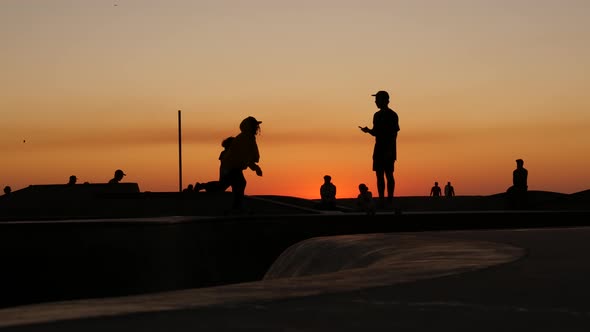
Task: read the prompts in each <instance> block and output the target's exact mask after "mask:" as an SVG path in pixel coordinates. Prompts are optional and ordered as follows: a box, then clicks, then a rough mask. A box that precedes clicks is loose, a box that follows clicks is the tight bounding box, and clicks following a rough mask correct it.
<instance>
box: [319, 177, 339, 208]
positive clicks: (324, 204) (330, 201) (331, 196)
mask: <svg viewBox="0 0 590 332" xmlns="http://www.w3.org/2000/svg"><path fill="white" fill-rule="evenodd" d="M320 198H321V200H320V208H322V209H326V210H333V209H335V208H336V185H334V184H333V183H332V177H331V176H330V175H324V183H323V184H322V185H321V186H320Z"/></svg>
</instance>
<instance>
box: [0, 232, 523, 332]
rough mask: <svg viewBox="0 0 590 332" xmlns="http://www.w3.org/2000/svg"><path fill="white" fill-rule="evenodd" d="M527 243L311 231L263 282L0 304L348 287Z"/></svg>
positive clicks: (177, 300)
mask: <svg viewBox="0 0 590 332" xmlns="http://www.w3.org/2000/svg"><path fill="white" fill-rule="evenodd" d="M523 254H524V250H522V249H520V248H517V247H514V246H509V245H504V244H500V243H492V242H486V241H472V240H457V239H453V240H449V239H445V238H444V237H440V236H424V235H413V234H364V235H344V236H330V237H318V238H312V239H308V240H305V241H302V242H300V243H297V244H295V245H293V246H291V247H290V248H288V249H287V250H286V251H285V252H284V254H283V255H281V256H280V257H279V258H278V259H277V261H276V262H275V263H274V264H273V265H272V266H271V268H270V269H269V271H268V273H267V274H266V275H265V277H264V279H263V280H261V281H258V282H249V283H241V284H233V285H226V286H220V287H211V288H201V289H192V290H185V291H178V292H166V293H156V294H150V295H141V296H128V297H119V298H105V299H94V300H78V301H70V302H58V303H47V304H41V305H30V306H21V307H16V308H12V309H4V310H0V326H4V327H6V326H18V325H23V324H25V325H26V324H38V323H47V322H55V321H62V320H68V319H82V318H84V319H87V318H96V317H103V316H111V315H115V316H120V315H126V314H133V313H145V312H162V311H170V310H184V309H196V308H210V307H217V306H239V305H241V304H243V303H252V302H261V303H263V302H268V301H277V300H286V299H292V298H298V297H309V296H317V295H321V294H330V293H338V292H350V291H353V290H362V289H365V288H374V287H380V286H388V285H393V284H397V283H403V282H409V281H416V280H421V279H425V278H434V277H441V276H445V275H450V274H455V273H461V272H466V271H473V270H477V269H482V268H486V267H490V266H493V265H496V264H502V263H507V262H510V261H513V260H516V259H519V258H520V257H522V256H523Z"/></svg>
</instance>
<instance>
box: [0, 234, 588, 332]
mask: <svg viewBox="0 0 590 332" xmlns="http://www.w3.org/2000/svg"><path fill="white" fill-rule="evenodd" d="M421 235H424V236H426V237H427V238H428V239H430V241H435V239H439V238H440V239H441V240H442V241H443V242H445V243H448V242H449V241H452V240H454V239H456V240H457V241H460V242H464V241H474V242H478V241H484V242H486V243H489V242H495V243H500V244H502V246H507V247H517V248H522V249H523V250H524V251H525V255H524V256H523V257H521V258H520V259H517V260H515V261H512V262H508V263H504V264H499V265H493V266H489V267H487V268H483V269H471V270H469V271H465V272H463V273H455V274H446V275H442V276H437V275H431V276H430V277H428V276H424V277H423V278H416V275H415V274H413V273H411V269H410V271H409V272H410V276H409V277H401V278H400V279H398V280H395V279H394V280H390V281H389V284H388V285H381V286H366V285H364V281H365V279H364V278H360V279H359V280H357V281H356V282H355V283H354V284H355V287H350V288H345V289H340V290H337V291H336V292H314V293H312V294H307V295H306V294H299V295H298V296H294V297H292V296H289V295H288V293H287V294H286V295H285V294H284V293H281V292H279V294H278V295H276V289H274V290H273V291H271V289H269V288H267V287H264V283H248V284H242V285H232V286H223V287H215V288H212V289H201V290H187V291H179V292H171V293H162V294H153V295H151V296H141V297H122V298H111V299H103V300H92V301H75V302H64V303H54V304H44V305H38V306H25V307H20V308H11V309H4V310H1V311H0V321H2V322H3V326H4V327H3V328H0V331H23V332H24V331H46V332H52V331H90V332H92V331H167V332H169V331H235V330H252V331H494V332H497V331H588V330H590V301H589V298H590V286H589V282H588V280H590V264H587V257H588V254H587V253H588V252H590V241H588V238H590V228H586V227H583V228H545V229H510V230H483V231H444V232H428V233H422V234H421ZM425 239H426V238H425ZM414 264H415V266H424V265H428V261H426V262H421V261H420V260H416V261H414ZM304 278H311V279H313V278H314V277H313V276H308V277H304ZM327 279H329V278H327ZM271 282H273V283H275V282H279V283H282V284H283V286H284V287H288V288H291V289H294V291H297V289H298V288H299V287H302V284H301V283H293V282H291V281H290V280H289V279H283V280H282V281H281V279H277V280H272V281H271ZM328 283H329V281H328ZM304 284H305V283H303V285H304ZM365 286H366V287H365ZM261 293H262V294H266V298H264V299H257V298H255V297H252V295H254V294H261ZM179 303H184V304H186V303H189V305H188V306H184V307H182V308H179V307H177V306H178V304H179ZM190 303H192V304H190ZM206 303H208V304H206ZM100 310H104V311H103V312H102V313H100V312H99V311H100ZM133 311H138V313H135V314H132V313H131V312H133ZM141 311H143V312H142V313H141ZM97 312H99V314H100V315H104V316H100V317H97V316H96V313H97ZM60 315H61V316H60ZM60 317H61V318H66V317H69V318H71V319H67V320H60ZM27 322H28V323H27ZM33 322H38V323H36V324H34V323H33ZM43 322H45V323H43Z"/></svg>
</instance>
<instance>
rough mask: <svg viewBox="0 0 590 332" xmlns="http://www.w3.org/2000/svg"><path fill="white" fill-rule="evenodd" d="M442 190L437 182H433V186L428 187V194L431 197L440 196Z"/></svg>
mask: <svg viewBox="0 0 590 332" xmlns="http://www.w3.org/2000/svg"><path fill="white" fill-rule="evenodd" d="M441 192H442V190H441V189H440V187H439V186H438V182H434V186H432V188H430V196H432V197H440V194H441Z"/></svg>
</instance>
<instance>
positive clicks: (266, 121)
mask: <svg viewBox="0 0 590 332" xmlns="http://www.w3.org/2000/svg"><path fill="white" fill-rule="evenodd" d="M589 17H590V1H588V0H551V1H549V0H510V1H508V0H489V1H488V0H444V1H438V0H430V1H425V0H407V1H396V0H354V1H352V0H297V1H292V0H291V1H283V0H248V1H246V0H231V1H230V0H68V1H66V0H0V43H1V45H2V46H1V47H2V48H1V52H0V66H1V71H0V73H1V75H0V115H1V116H0V186H1V187H4V186H6V185H10V186H11V187H12V189H13V191H14V190H18V189H21V188H24V187H26V186H28V185H30V184H56V183H66V182H67V180H68V177H69V176H70V175H72V174H74V175H76V176H77V177H78V179H79V180H78V181H79V182H80V183H82V182H90V183H104V182H107V181H108V180H109V179H110V178H111V177H112V176H113V173H114V171H115V170H116V169H117V168H120V169H123V170H124V171H125V172H126V173H127V176H126V177H125V179H124V181H125V182H137V183H138V184H139V186H140V189H141V190H142V191H178V190H179V156H178V155H179V149H178V110H181V114H182V141H183V145H182V161H183V162H182V170H183V172H182V183H183V187H186V185H188V184H189V183H193V184H194V183H195V182H197V181H199V182H205V181H209V180H214V179H216V178H217V176H218V168H219V161H218V159H217V158H218V156H219V152H220V151H221V141H222V140H223V139H224V138H225V137H226V136H229V135H236V134H237V133H238V132H239V128H238V125H239V123H240V121H241V120H242V119H243V118H245V117H247V116H249V115H252V116H255V117H256V118H258V119H259V120H261V121H263V123H262V125H261V127H262V132H261V135H260V136H259V137H258V145H259V148H260V152H261V160H260V166H261V167H262V170H263V172H264V175H263V177H257V176H256V175H255V173H254V172H252V171H249V170H248V171H246V178H247V180H248V186H247V188H246V194H247V195H265V194H268V195H291V196H299V197H304V198H318V197H319V187H320V185H321V184H322V182H323V179H322V178H323V176H324V175H325V174H330V175H331V176H332V179H333V182H334V183H335V184H336V186H337V188H338V193H337V196H338V197H339V198H346V197H356V195H357V193H358V189H357V186H358V184H359V183H361V182H364V183H366V184H367V185H368V187H369V189H370V190H371V191H373V193H374V194H376V184H375V183H376V181H375V176H374V173H373V172H372V170H371V164H372V162H371V154H372V149H373V143H374V138H373V137H371V136H369V135H368V134H364V133H362V132H361V131H360V130H359V129H358V126H369V127H371V120H372V116H373V113H374V112H375V111H377V109H376V107H375V104H374V98H373V97H371V94H373V93H375V92H377V91H378V90H387V91H389V93H390V96H391V102H390V107H391V108H393V109H394V110H395V111H396V112H397V113H398V115H399V118H400V127H401V131H400V132H399V136H398V161H397V163H396V171H395V177H396V192H395V195H396V196H422V195H428V194H429V192H430V187H431V186H432V185H433V183H434V181H438V182H439V184H441V185H444V184H446V183H447V182H448V181H451V183H452V184H453V185H454V187H455V192H456V194H457V195H489V194H495V193H499V192H503V191H505V190H506V188H508V187H509V186H510V185H511V181H512V170H513V169H514V168H515V167H516V163H515V159H517V158H522V159H524V166H525V168H527V169H528V170H529V189H531V190H547V191H555V192H562V193H574V192H578V191H582V190H586V189H589V188H590V93H589V92H590V91H589V90H590V42H589V41H590V20H589V19H588V18H589Z"/></svg>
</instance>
